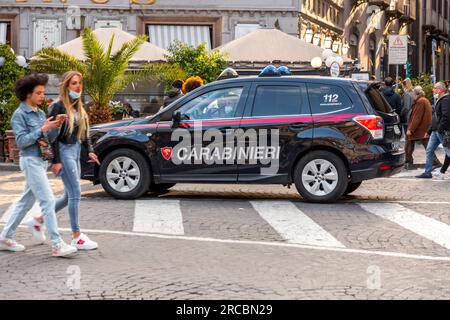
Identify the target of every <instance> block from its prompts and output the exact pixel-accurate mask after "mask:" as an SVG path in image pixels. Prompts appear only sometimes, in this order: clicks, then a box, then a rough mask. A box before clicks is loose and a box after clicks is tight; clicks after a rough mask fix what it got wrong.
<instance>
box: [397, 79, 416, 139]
mask: <svg viewBox="0 0 450 320" xmlns="http://www.w3.org/2000/svg"><path fill="white" fill-rule="evenodd" d="M402 87H403V96H402V104H403V107H402V112H401V114H400V121H401V123H402V125H403V129H404V132H405V134H406V130H407V128H408V119H409V116H410V114H411V108H412V106H413V104H414V94H413V85H412V82H411V79H410V78H406V79H404V80H403V81H402Z"/></svg>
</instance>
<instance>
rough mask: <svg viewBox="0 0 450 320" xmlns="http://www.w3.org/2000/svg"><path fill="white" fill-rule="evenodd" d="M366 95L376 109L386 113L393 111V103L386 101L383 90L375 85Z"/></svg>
mask: <svg viewBox="0 0 450 320" xmlns="http://www.w3.org/2000/svg"><path fill="white" fill-rule="evenodd" d="M366 96H367V98H368V99H369V101H370V104H371V105H372V107H373V108H374V109H375V110H377V111H380V112H384V113H391V112H393V110H392V108H391V105H390V104H389V103H388V102H387V101H386V99H385V98H384V97H383V95H382V94H381V92H380V91H378V90H377V89H375V88H374V87H372V88H370V89H369V90H367V91H366Z"/></svg>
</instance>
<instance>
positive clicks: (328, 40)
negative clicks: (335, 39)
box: [325, 33, 332, 49]
mask: <svg viewBox="0 0 450 320" xmlns="http://www.w3.org/2000/svg"><path fill="white" fill-rule="evenodd" d="M331 41H332V40H331V36H330V34H329V33H328V34H327V35H326V37H325V49H331Z"/></svg>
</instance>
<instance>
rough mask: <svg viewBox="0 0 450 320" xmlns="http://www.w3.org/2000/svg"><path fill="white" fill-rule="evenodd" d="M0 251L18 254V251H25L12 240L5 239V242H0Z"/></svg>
mask: <svg viewBox="0 0 450 320" xmlns="http://www.w3.org/2000/svg"><path fill="white" fill-rule="evenodd" d="M0 250H7V251H12V252H20V251H23V250H25V246H24V245H21V244H19V243H17V242H16V241H14V240H13V239H5V240H0Z"/></svg>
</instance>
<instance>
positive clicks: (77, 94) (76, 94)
mask: <svg viewBox="0 0 450 320" xmlns="http://www.w3.org/2000/svg"><path fill="white" fill-rule="evenodd" d="M69 97H70V98H71V99H73V100H77V99H79V98H80V97H81V92H75V91H70V92H69Z"/></svg>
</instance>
